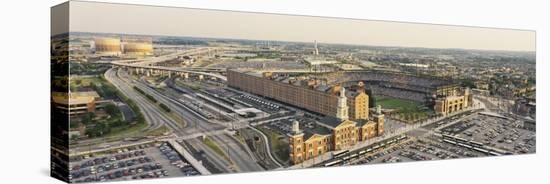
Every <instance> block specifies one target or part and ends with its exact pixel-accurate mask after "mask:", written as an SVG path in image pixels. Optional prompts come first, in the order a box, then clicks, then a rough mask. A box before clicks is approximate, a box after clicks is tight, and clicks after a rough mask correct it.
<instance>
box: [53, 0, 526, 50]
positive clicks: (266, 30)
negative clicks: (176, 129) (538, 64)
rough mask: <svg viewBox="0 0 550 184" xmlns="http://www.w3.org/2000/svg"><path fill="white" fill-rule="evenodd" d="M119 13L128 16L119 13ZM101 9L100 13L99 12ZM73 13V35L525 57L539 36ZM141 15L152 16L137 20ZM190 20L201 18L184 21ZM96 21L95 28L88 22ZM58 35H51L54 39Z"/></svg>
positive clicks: (215, 16) (237, 17) (337, 22)
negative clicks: (506, 53)
mask: <svg viewBox="0 0 550 184" xmlns="http://www.w3.org/2000/svg"><path fill="white" fill-rule="evenodd" d="M121 8H123V9H124V12H125V13H124V14H119V13H118V12H121ZM98 9H99V10H101V12H102V13H101V14H97V13H96V12H97V10H98ZM71 10H73V11H70V14H71V19H70V24H69V26H70V30H72V31H73V32H96V33H126V34H141V35H159V36H186V37H206V38H229V39H247V40H274V41H289V42H311V41H312V40H317V41H318V42H319V43H331V44H350V45H369V46H385V47H420V48H439V49H473V50H499V51H527V52H533V51H535V49H536V42H535V37H536V33H535V32H534V31H528V30H512V29H499V28H480V27H468V26H456V25H452V26H451V25H434V24H419V23H405V22H393V21H372V20H358V19H344V18H328V17H314V16H293V15H280V14H264V13H246V12H235V11H220V10H202V9H190V8H166V7H157V6H139V5H121V4H110V3H89V2H79V3H74V4H72V5H71ZM137 14H147V15H148V16H147V17H145V18H144V17H143V16H141V17H140V19H135V18H133V17H135V15H137ZM191 16H194V17H200V19H185V17H191ZM180 17H183V18H180ZM97 20H102V21H97ZM257 20H262V21H257ZM92 21H93V22H95V24H87V23H86V22H92ZM175 22H176V23H177V24H175ZM145 23H146V24H145ZM143 25H147V26H143ZM228 28H231V29H228ZM350 28H353V29H350ZM292 30H299V31H292ZM403 30H407V31H403ZM58 33H59V32H56V30H52V35H55V34H58ZM280 33H284V34H280Z"/></svg>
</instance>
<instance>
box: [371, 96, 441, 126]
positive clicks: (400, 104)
mask: <svg viewBox="0 0 550 184" xmlns="http://www.w3.org/2000/svg"><path fill="white" fill-rule="evenodd" d="M375 100H376V105H381V106H382V108H383V109H396V110H397V112H396V113H394V114H392V115H391V117H392V118H395V119H398V120H402V121H405V122H414V121H417V120H422V119H425V118H427V117H428V114H429V113H430V110H423V109H422V108H421V107H422V104H421V103H419V102H415V101H411V100H403V99H398V98H392V97H385V96H377V97H375Z"/></svg>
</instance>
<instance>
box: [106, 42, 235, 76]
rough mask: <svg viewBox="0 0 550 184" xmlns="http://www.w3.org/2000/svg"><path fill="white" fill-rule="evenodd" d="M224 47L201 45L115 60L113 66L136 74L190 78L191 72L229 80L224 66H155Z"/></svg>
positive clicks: (213, 51) (216, 50) (214, 51)
mask: <svg viewBox="0 0 550 184" xmlns="http://www.w3.org/2000/svg"><path fill="white" fill-rule="evenodd" d="M221 50H222V48H213V47H201V48H195V49H189V50H185V51H178V52H175V53H172V54H168V55H163V56H158V57H153V58H145V59H135V60H121V61H113V62H111V64H112V65H113V66H118V67H121V68H124V69H127V70H129V71H131V72H134V73H136V74H144V75H147V76H151V75H155V74H161V75H168V77H172V75H176V76H181V77H183V78H189V74H194V75H198V76H199V79H201V80H202V79H203V78H204V77H210V78H211V79H219V80H222V81H227V78H226V77H225V76H223V75H222V73H224V72H225V69H224V68H208V67H189V68H174V67H164V66H155V64H156V63H159V62H164V61H168V60H172V59H175V58H177V57H180V56H196V55H202V54H212V53H216V52H219V51H221Z"/></svg>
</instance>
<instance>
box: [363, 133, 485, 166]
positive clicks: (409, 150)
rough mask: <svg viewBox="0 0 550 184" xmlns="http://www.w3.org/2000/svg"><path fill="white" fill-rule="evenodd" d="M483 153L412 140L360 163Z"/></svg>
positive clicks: (441, 158)
mask: <svg viewBox="0 0 550 184" xmlns="http://www.w3.org/2000/svg"><path fill="white" fill-rule="evenodd" d="M482 155H483V154H479V153H475V152H474V151H469V150H465V149H462V148H456V147H453V146H449V145H445V144H443V143H439V142H432V141H430V140H422V139H421V140H414V141H409V142H405V143H403V144H400V145H398V146H395V147H393V148H390V149H387V150H384V151H381V152H379V153H377V154H374V155H372V156H369V157H366V158H365V160H362V161H360V162H358V163H357V164H362V163H395V162H410V161H427V160H443V159H455V158H470V157H478V156H482Z"/></svg>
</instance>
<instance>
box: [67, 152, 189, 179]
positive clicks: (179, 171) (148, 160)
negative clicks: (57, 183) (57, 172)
mask: <svg viewBox="0 0 550 184" xmlns="http://www.w3.org/2000/svg"><path fill="white" fill-rule="evenodd" d="M72 160H73V162H71V166H70V167H71V171H70V173H71V174H70V178H71V179H72V182H77V183H78V182H97V181H120V180H131V179H145V178H160V177H170V176H188V175H199V173H198V172H197V171H196V170H195V169H194V168H193V167H192V166H190V165H189V164H188V163H187V162H186V161H185V160H184V159H183V158H182V157H181V156H180V155H178V154H177V153H176V152H174V151H173V150H172V148H171V147H170V146H168V145H167V144H165V143H162V144H160V143H158V144H144V145H139V146H133V147H128V148H124V149H116V150H110V151H107V152H104V153H96V154H95V155H84V156H79V157H75V158H72Z"/></svg>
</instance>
